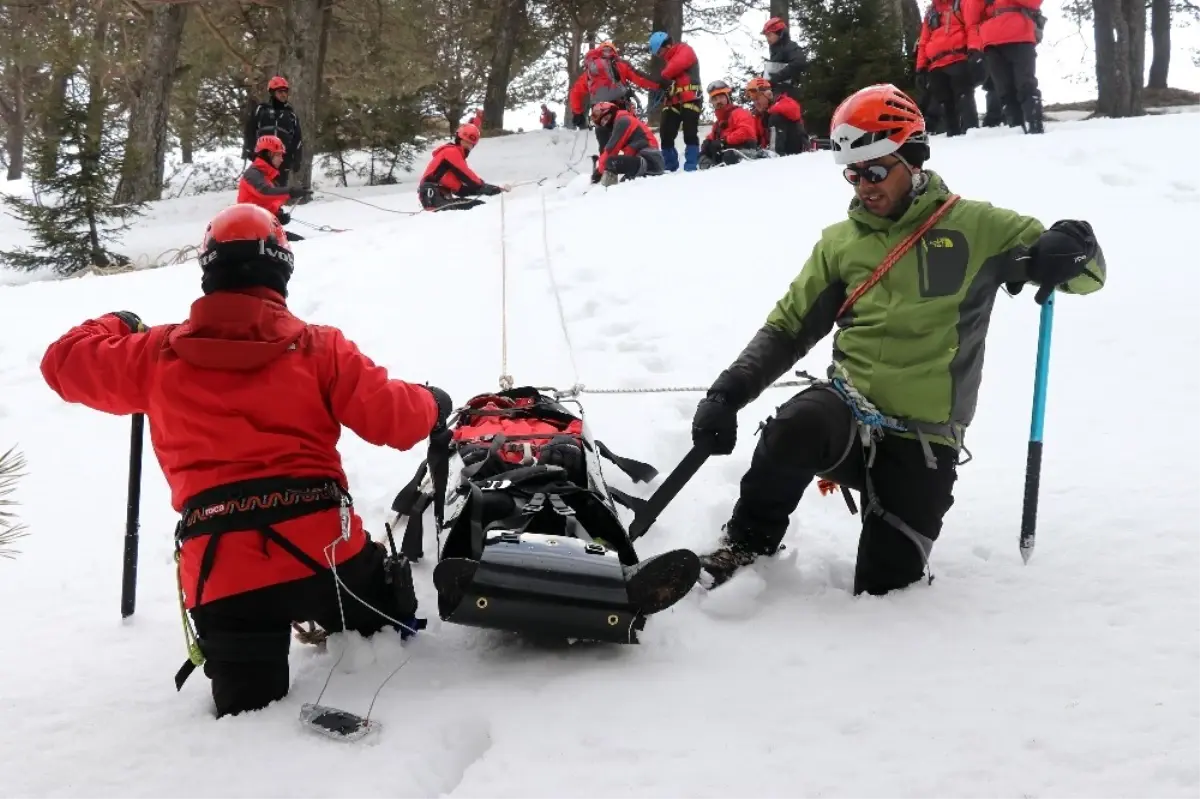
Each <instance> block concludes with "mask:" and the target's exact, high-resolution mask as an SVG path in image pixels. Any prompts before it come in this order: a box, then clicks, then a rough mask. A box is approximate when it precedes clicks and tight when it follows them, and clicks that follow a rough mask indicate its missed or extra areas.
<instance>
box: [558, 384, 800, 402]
mask: <svg viewBox="0 0 1200 799" xmlns="http://www.w3.org/2000/svg"><path fill="white" fill-rule="evenodd" d="M809 385H812V381H809V380H780V381H778V382H775V383H772V384H771V385H769V386H767V388H800V387H802V386H809ZM709 388H710V386H663V387H659V388H588V387H587V386H585V385H583V384H582V383H576V384H575V385H573V386H571V387H570V388H569V389H567V390H566V391H560V392H558V394H559V398H560V399H562V398H567V397H574V396H578V395H579V394H696V393H701V394H704V393H707V392H708V390H709Z"/></svg>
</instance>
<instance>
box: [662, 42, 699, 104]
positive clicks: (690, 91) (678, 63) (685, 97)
mask: <svg viewBox="0 0 1200 799" xmlns="http://www.w3.org/2000/svg"><path fill="white" fill-rule="evenodd" d="M662 58H663V62H664V66H663V69H662V76H663V77H664V78H666V79H667V80H670V81H674V85H672V86H671V90H670V91H669V92H667V95H666V97H664V98H663V106H664V107H670V106H676V105H683V104H684V103H695V102H696V100H697V99H699V97H700V61H699V59H697V58H696V51H695V50H693V49H692V46H691V45H690V44H684V43H683V42H678V43H676V44H672V45H669V46H667V47H664V48H663V51H662Z"/></svg>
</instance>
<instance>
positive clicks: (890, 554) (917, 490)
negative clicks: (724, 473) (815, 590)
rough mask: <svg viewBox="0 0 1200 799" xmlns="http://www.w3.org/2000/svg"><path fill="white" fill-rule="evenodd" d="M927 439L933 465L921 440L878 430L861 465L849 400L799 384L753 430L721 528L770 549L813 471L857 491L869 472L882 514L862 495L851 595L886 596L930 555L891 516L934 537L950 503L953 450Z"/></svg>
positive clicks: (914, 576)
mask: <svg viewBox="0 0 1200 799" xmlns="http://www.w3.org/2000/svg"><path fill="white" fill-rule="evenodd" d="M929 446H930V447H931V449H932V450H933V454H934V456H935V458H936V460H937V468H936V469H931V468H929V466H928V465H927V464H926V459H925V454H924V450H923V448H922V445H921V442H920V441H918V440H916V439H908V438H901V437H900V436H897V435H892V434H889V435H886V436H884V437H883V440H882V441H879V442H877V443H876V445H875V447H874V449H875V452H874V460H873V462H872V464H871V466H870V467H869V468H868V466H867V459H866V453H865V452H864V449H863V446H862V443H861V440H860V438H859V437H858V429H857V425H856V423H855V421H854V417H853V415H852V413H851V411H850V408H849V407H848V406H847V405H846V404H845V403H844V402H843V401H842V399H841V397H840V396H838V395H837V394H836V393H834V392H833V391H832V390H831V389H828V388H824V387H814V388H809V389H805V390H804V391H801V392H800V393H799V394H797V395H796V396H794V397H792V398H791V399H790V400H788V401H787V402H785V403H784V404H783V405H781V406H779V408H778V410H777V411H776V414H775V416H774V417H773V418H771V419H768V421H767V423H766V425H765V426H764V427H763V429H762V430H761V433H760V438H759V441H758V445H757V446H756V447H755V450H754V455H753V458H752V460H751V463H750V469H749V470H748V471H747V472H746V474H745V475H744V476H743V477H742V482H741V495H740V497H739V498H738V501H737V503H736V505H735V506H734V509H733V517H732V519H731V520H730V523H729V526H728V530H727V535H728V537H729V538H730V540H731V541H732V542H735V543H737V544H739V545H741V546H742V547H744V548H746V549H750V550H752V551H756V552H761V553H763V554H770V553H773V552H774V551H776V550H777V549H778V547H779V544H780V542H781V541H782V540H783V536H784V533H785V532H786V531H787V526H788V517H790V516H791V514H792V513H794V512H795V510H796V507H797V506H798V505H799V504H800V498H801V496H803V494H804V491H805V489H806V488H808V486H809V484H810V483H812V481H813V479H814V478H816V477H818V476H821V477H827V478H828V479H831V480H834V481H836V482H837V483H838V484H839V485H841V486H844V487H846V488H850V489H853V490H855V491H859V492H865V490H866V486H867V477H868V473H869V476H870V481H871V487H872V489H873V490H874V493H875V496H876V498H877V500H878V503H879V508H880V510H881V511H882V513H878V512H875V511H874V510H871V509H869V508H868V507H867V497H866V496H865V494H864V495H863V496H862V502H861V503H860V509H859V510H860V514H861V517H862V532H861V534H860V536H859V539H858V559H857V565H856V567H855V572H854V593H855V594H861V593H864V592H865V593H869V594H875V595H879V594H885V593H887V592H888V591H892V590H895V589H898V588H903V587H905V586H907V585H910V584H912V583H914V582H917V581H918V580H920V579H921V577H922V575H923V573H924V569H925V558H926V557H927V556H928V553H925V554H922V550H921V549H920V548H919V546H918V543H917V541H915V540H914V539H913V538H912V537H911V536H910V535H909V534H907V533H905V532H904V531H903V530H902V529H900V527H899V526H897V525H896V524H895V521H897V520H899V521H900V522H901V526H903V525H907V526H908V527H909V528H911V529H912V530H913V531H916V532H918V533H919V534H920V535H922V536H924V537H925V538H927V539H929V540H930V542H932V541H935V540H936V539H937V537H938V535H939V534H940V533H941V529H942V519H943V517H944V516H945V515H946V513H947V512H948V511H949V510H950V507H951V506H952V505H953V504H954V496H953V492H954V483H955V480H956V479H957V477H958V472H957V463H958V452H957V451H956V450H955V449H954V448H953V447H949V446H944V445H940V444H936V443H932V442H931V443H930V444H929Z"/></svg>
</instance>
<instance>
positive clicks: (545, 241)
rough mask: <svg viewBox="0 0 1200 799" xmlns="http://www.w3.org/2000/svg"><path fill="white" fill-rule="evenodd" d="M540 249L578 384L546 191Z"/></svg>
mask: <svg viewBox="0 0 1200 799" xmlns="http://www.w3.org/2000/svg"><path fill="white" fill-rule="evenodd" d="M541 194H542V250H543V252H544V253H545V261H546V274H547V275H549V276H550V288H551V289H552V290H553V291H554V304H555V305H557V306H558V323H559V325H560V326H561V327H562V333H563V338H564V339H565V340H566V342H567V356H568V357H569V358H570V359H571V374H572V375H574V376H575V384H576V385H578V384H579V362H578V361H576V360H575V345H574V344H572V343H571V332H570V330H569V329H568V328H567V314H566V312H565V311H563V303H562V292H560V291H559V290H558V281H557V280H555V279H554V263H553V260H552V259H551V258H550V223H549V221H548V220H547V215H546V192H544V191H543V192H542V193H541Z"/></svg>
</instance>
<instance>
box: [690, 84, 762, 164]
mask: <svg viewBox="0 0 1200 799" xmlns="http://www.w3.org/2000/svg"><path fill="white" fill-rule="evenodd" d="M705 91H707V93H708V99H709V102H711V103H712V105H713V110H714V111H715V112H716V115H717V121H716V122H714V123H713V126H712V129H711V130H709V132H708V136H707V137H706V138H705V139H704V141H703V142H702V143H701V144H700V162H699V166H700V168H701V169H710V168H711V167H713V166H715V165H717V164H723V165H725V166H733V165H734V164H737V163H741V162H742V161H744V160H746V159H747V158H766V157H767V153H766V151H764V150H760V149H759V147H758V128H757V127H756V126H755V123H754V115H753V114H751V113H750V112H749V111H747V110H746V109H745V108H742V107H741V106H740V105H737V104H735V103H734V102H733V89H731V88H730V87H729V84H728V83H726V82H725V81H723V80H714V81H713V82H712V83H710V84H708V88H707V89H706V90H705Z"/></svg>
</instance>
